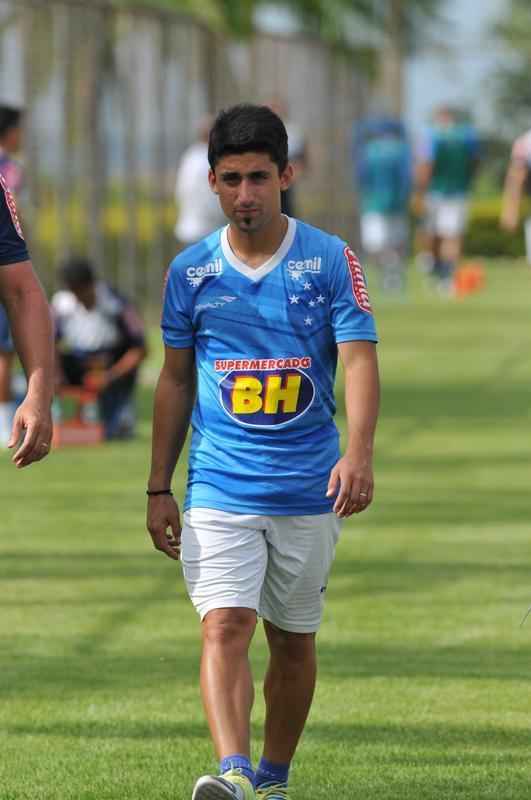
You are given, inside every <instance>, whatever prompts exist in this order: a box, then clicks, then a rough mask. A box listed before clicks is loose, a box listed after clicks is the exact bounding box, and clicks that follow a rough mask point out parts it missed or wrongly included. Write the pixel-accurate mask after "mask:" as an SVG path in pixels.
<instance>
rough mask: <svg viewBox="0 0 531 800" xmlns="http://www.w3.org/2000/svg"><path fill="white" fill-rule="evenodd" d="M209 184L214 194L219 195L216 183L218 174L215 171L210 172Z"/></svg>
mask: <svg viewBox="0 0 531 800" xmlns="http://www.w3.org/2000/svg"><path fill="white" fill-rule="evenodd" d="M208 183H209V186H210V188H211V189H212V191H213V192H214V194H219V191H218V186H217V183H216V173H215V172H214V170H213V169H209V171H208Z"/></svg>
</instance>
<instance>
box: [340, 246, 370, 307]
mask: <svg viewBox="0 0 531 800" xmlns="http://www.w3.org/2000/svg"><path fill="white" fill-rule="evenodd" d="M344 254H345V259H346V262H347V267H348V271H349V273H350V280H351V283H352V294H353V295H354V298H355V300H356V303H357V304H358V305H359V307H360V308H361V310H362V311H365V312H366V313H367V314H372V308H371V301H370V299H369V293H368V291H367V285H366V283H365V275H364V274H363V270H362V268H361V264H360V262H359V261H358V259H357V258H356V255H355V253H354V251H353V250H352V249H351V248H350V247H345V250H344Z"/></svg>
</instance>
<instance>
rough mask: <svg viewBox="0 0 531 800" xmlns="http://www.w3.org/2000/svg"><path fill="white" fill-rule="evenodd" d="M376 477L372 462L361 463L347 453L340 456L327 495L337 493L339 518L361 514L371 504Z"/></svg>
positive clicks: (335, 508) (336, 507)
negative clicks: (374, 476)
mask: <svg viewBox="0 0 531 800" xmlns="http://www.w3.org/2000/svg"><path fill="white" fill-rule="evenodd" d="M373 492H374V478H373V473H372V466H371V465H370V464H360V461H359V460H358V459H355V458H352V457H351V456H348V455H345V456H343V458H340V459H339V461H338V462H337V464H336V465H335V467H334V468H333V470H332V472H331V473H330V480H329V481H328V490H327V492H326V496H327V497H333V496H334V495H335V494H337V497H336V501H335V503H334V508H333V510H334V512H335V513H336V514H337V516H338V517H339V518H344V517H350V516H352V514H359V513H360V512H361V511H365V509H366V508H367V507H368V506H369V505H370V504H371V502H372V497H373Z"/></svg>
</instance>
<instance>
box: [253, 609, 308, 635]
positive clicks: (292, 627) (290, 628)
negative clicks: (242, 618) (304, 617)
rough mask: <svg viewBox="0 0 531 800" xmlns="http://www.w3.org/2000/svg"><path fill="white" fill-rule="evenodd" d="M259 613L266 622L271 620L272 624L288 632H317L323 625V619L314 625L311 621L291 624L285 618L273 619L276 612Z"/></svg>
mask: <svg viewBox="0 0 531 800" xmlns="http://www.w3.org/2000/svg"><path fill="white" fill-rule="evenodd" d="M258 614H259V616H260V617H261V618H262V619H263V620H264V622H270V623H271V625H274V626H275V628H278V629H279V630H281V631H286V633H317V632H318V631H319V628H320V627H321V620H319V622H318V623H316V624H313V625H312V624H310V623H305V624H303V623H301V624H300V625H298V624H291V623H290V622H286V621H285V620H282V621H280V620H275V619H273V617H274V614H270V613H268V612H263V611H259V612H258Z"/></svg>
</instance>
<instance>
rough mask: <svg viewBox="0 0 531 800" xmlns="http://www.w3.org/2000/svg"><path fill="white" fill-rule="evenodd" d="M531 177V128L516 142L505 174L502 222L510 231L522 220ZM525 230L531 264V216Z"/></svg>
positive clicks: (528, 258)
mask: <svg viewBox="0 0 531 800" xmlns="http://www.w3.org/2000/svg"><path fill="white" fill-rule="evenodd" d="M530 177H531V130H529V131H527V132H526V133H524V134H523V135H522V136H519V137H518V138H517V139H516V141H515V142H514V144H513V148H512V151H511V158H510V161H509V166H508V168H507V174H506V176H505V185H504V190H503V200H502V213H501V224H502V227H504V228H505V229H506V230H508V231H510V232H514V231H515V230H516V229H517V227H518V224H519V222H520V211H521V204H522V199H523V197H524V195H525V194H526V193H528V192H529V188H530V187H529V184H530ZM524 230H525V245H526V256H527V261H528V262H529V264H531V217H529V218H528V219H526V220H525V223H524Z"/></svg>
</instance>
